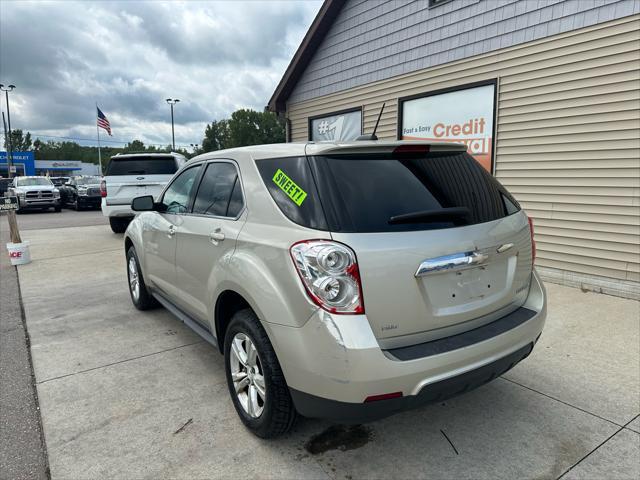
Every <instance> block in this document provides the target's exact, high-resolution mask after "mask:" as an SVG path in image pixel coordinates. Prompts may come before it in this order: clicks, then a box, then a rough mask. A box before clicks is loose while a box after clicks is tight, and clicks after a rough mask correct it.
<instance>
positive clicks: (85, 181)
mask: <svg viewBox="0 0 640 480" xmlns="http://www.w3.org/2000/svg"><path fill="white" fill-rule="evenodd" d="M98 183H100V179H99V178H98V177H81V178H76V184H77V185H96V184H98Z"/></svg>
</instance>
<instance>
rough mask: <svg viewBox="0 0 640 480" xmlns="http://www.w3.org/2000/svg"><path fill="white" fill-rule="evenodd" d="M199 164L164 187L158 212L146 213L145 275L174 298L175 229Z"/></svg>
mask: <svg viewBox="0 0 640 480" xmlns="http://www.w3.org/2000/svg"><path fill="white" fill-rule="evenodd" d="M199 172H200V165H196V166H193V167H190V168H187V169H185V170H183V171H182V172H180V173H179V174H178V175H176V177H175V178H174V179H173V180H172V181H171V183H170V184H169V185H168V187H167V188H166V189H165V191H164V193H163V194H162V197H161V199H160V201H159V202H158V203H160V204H161V207H160V210H162V211H159V212H149V213H144V215H145V217H144V222H143V224H144V227H143V232H142V238H143V242H144V256H145V276H146V278H147V280H148V281H149V282H150V284H151V285H152V286H153V287H155V288H157V289H158V290H160V291H161V293H163V294H164V295H166V296H168V297H169V299H170V300H175V299H174V297H175V295H176V286H175V284H176V269H175V259H176V258H175V257H176V232H177V231H178V230H179V229H180V228H181V226H182V224H183V217H184V214H185V213H187V211H188V209H189V204H190V201H191V193H192V190H193V186H194V185H195V184H196V180H197V178H198V174H199Z"/></svg>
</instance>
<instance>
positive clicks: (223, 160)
mask: <svg viewBox="0 0 640 480" xmlns="http://www.w3.org/2000/svg"><path fill="white" fill-rule="evenodd" d="M214 163H230V164H231V165H233V166H234V168H235V169H236V175H237V177H238V178H237V181H238V182H239V184H240V194H241V195H242V208H241V209H240V211H239V212H238V215H236V216H235V217H226V216H222V215H211V214H208V213H194V212H193V207H194V205H195V201H196V197H197V196H198V192H199V191H200V187H201V186H202V181H203V180H204V175H205V173H206V171H207V168H208V167H209V165H211V164H214ZM200 166H201V167H202V171H201V172H200V176H199V178H198V179H197V180H196V181H197V185H196V189H195V191H194V193H193V195H192V198H191V201H190V202H189V210H188V212H187V213H186V214H185V215H189V216H192V217H202V218H215V219H218V220H230V221H233V222H236V221H238V220H239V219H240V217H242V214H243V213H244V211H245V210H246V209H247V196H246V195H245V189H244V182H243V181H242V175H241V173H240V166H239V165H238V163H237V162H236V161H235V160H232V159H230V158H215V159H211V160H207V161H204V162H202V163H200ZM231 193H233V189H232V190H231Z"/></svg>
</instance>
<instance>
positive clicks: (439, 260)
mask: <svg viewBox="0 0 640 480" xmlns="http://www.w3.org/2000/svg"><path fill="white" fill-rule="evenodd" d="M487 258H489V256H488V255H486V254H484V253H479V252H466V253H454V254H453V255H444V256H442V257H435V258H429V259H427V260H425V261H424V262H422V263H421V264H420V266H419V267H418V270H417V271H416V274H415V276H416V277H422V276H424V275H428V274H430V273H439V272H444V271H446V270H458V269H460V268H465V267H469V266H473V265H479V264H481V263H483V262H485V261H486V260H487Z"/></svg>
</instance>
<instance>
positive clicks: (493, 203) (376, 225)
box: [313, 152, 518, 232]
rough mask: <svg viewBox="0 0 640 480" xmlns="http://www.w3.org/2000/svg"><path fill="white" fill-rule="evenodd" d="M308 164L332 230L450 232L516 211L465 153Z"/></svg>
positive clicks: (338, 159) (336, 159) (316, 160)
mask: <svg viewBox="0 0 640 480" xmlns="http://www.w3.org/2000/svg"><path fill="white" fill-rule="evenodd" d="M313 162H314V168H317V170H318V174H317V175H316V176H317V178H318V188H319V191H320V195H321V197H322V200H323V205H324V206H325V209H326V211H327V216H328V218H329V224H330V227H331V230H332V231H340V232H388V231H407V230H428V229H437V228H450V227H455V226H462V225H473V224H477V223H484V222H490V221H493V220H497V219H499V218H502V217H504V216H506V215H508V214H510V213H514V212H515V211H517V210H518V205H517V202H516V201H515V200H514V199H513V198H512V197H511V196H510V195H509V194H508V192H506V190H505V189H504V187H502V185H500V184H499V183H498V182H497V181H496V180H495V178H493V177H492V176H491V175H490V174H489V173H488V172H487V171H486V170H484V169H483V168H482V166H481V165H480V164H479V163H478V162H477V161H475V160H474V159H473V157H471V156H470V155H469V154H467V153H466V152H465V153H461V152H433V153H429V154H426V156H424V155H423V156H422V157H415V156H413V157H404V158H401V157H398V158H390V157H387V158H384V157H380V158H372V157H371V156H369V157H368V158H366V157H365V158H363V157H353V156H351V157H334V158H329V157H316V158H314V159H313ZM507 201H508V204H507ZM392 217H395V219H394V220H392Z"/></svg>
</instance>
